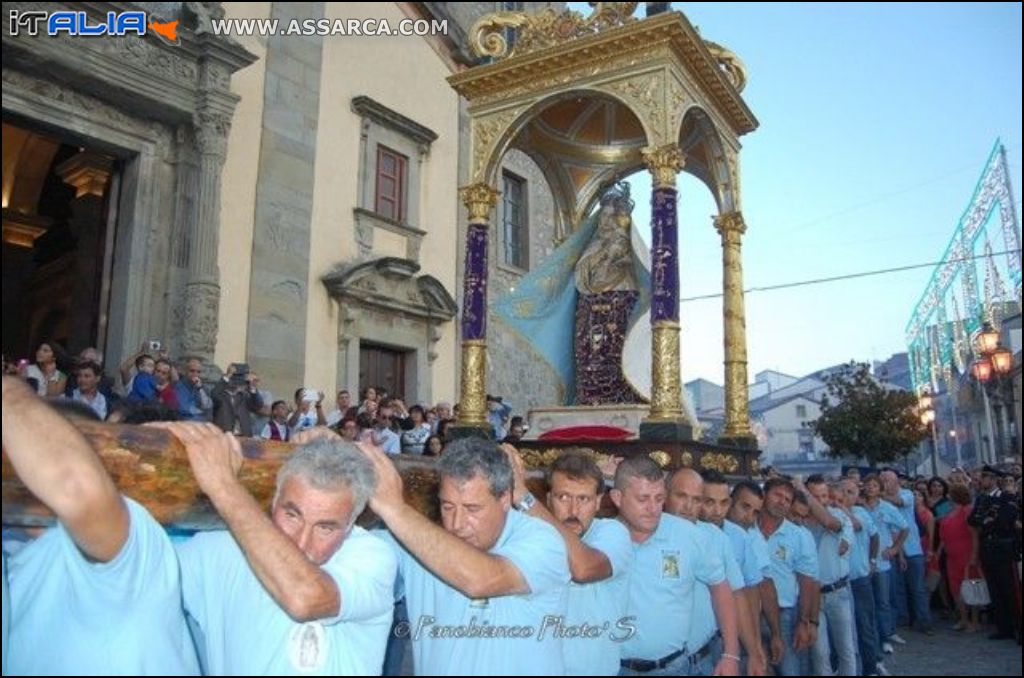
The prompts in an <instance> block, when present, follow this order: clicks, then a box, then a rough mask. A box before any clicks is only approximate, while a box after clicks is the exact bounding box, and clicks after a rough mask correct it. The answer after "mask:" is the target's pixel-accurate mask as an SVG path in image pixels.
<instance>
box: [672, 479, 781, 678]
mask: <svg viewBox="0 0 1024 678" xmlns="http://www.w3.org/2000/svg"><path fill="white" fill-rule="evenodd" d="M666 487H667V488H668V497H667V498H666V500H665V511H666V513H671V514H672V515H675V516H678V517H680V518H683V519H684V520H689V521H690V522H692V523H695V524H696V525H697V526H698V527H700V528H701V530H703V531H704V533H705V534H706V535H707V537H708V545H709V547H710V548H711V549H712V550H713V551H717V553H718V555H719V556H720V557H721V558H722V562H723V563H725V575H726V580H727V581H728V582H729V587H730V588H731V589H732V595H733V601H734V603H735V606H736V618H737V626H738V633H739V637H740V642H741V643H742V645H743V649H744V650H745V651H746V653H747V655H748V656H749V657H753V658H754V661H753V669H754V672H755V673H757V672H762V673H763V668H761V666H760V664H759V662H760V660H761V658H762V654H761V647H760V640H759V639H758V638H757V634H756V633H755V632H754V619H753V617H752V615H751V613H750V609H749V607H748V604H747V597H746V592H745V588H746V582H745V579H744V575H743V571H742V569H741V566H740V564H739V562H738V560H737V558H736V557H735V556H734V555H733V551H732V544H731V543H730V540H729V537H727V536H726V534H725V532H724V531H723V530H722V529H721V525H722V524H723V523H724V522H725V514H726V511H727V510H728V507H729V504H730V499H729V485H728V483H727V482H726V480H725V476H723V475H722V474H721V473H719V472H718V471H714V470H711V469H705V470H704V472H703V473H701V474H699V475H698V474H697V472H696V471H694V470H693V469H688V468H683V469H678V470H676V471H675V472H674V473H672V474H671V475H670V476H669V478H668V480H667V481H666ZM698 520H699V522H698ZM741 557H742V556H741ZM758 576H760V575H758ZM758 581H760V580H758ZM694 592H695V594H696V595H695V598H694V604H693V624H692V625H691V626H690V636H689V638H688V639H687V641H686V647H687V652H688V654H689V655H690V660H691V666H690V674H691V675H697V676H710V675H712V674H713V673H714V671H715V668H716V667H717V666H718V662H719V661H720V660H721V658H722V652H723V646H722V637H721V635H720V634H719V632H718V625H717V624H716V623H715V615H714V611H713V610H712V607H711V592H710V591H709V590H708V587H707V586H705V585H704V584H701V583H698V584H697V585H696V586H695V587H694Z"/></svg>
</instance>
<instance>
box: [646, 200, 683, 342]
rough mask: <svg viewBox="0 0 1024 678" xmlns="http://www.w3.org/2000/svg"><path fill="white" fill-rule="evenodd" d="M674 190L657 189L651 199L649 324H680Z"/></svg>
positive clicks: (676, 221)
mask: <svg viewBox="0 0 1024 678" xmlns="http://www.w3.org/2000/svg"><path fill="white" fill-rule="evenodd" d="M677 195H678V194H677V192H676V189H675V188H667V187H656V188H655V189H654V191H653V194H652V199H651V324H654V323H657V322H659V321H663V320H670V321H674V322H678V321H679V222H678V218H677V216H676V198H677Z"/></svg>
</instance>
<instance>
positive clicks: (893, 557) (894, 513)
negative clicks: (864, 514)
mask: <svg viewBox="0 0 1024 678" xmlns="http://www.w3.org/2000/svg"><path fill="white" fill-rule="evenodd" d="M864 507H865V508H866V509H867V511H868V513H869V514H871V519H872V520H874V521H875V525H876V526H877V527H878V560H877V562H876V569H875V573H874V574H873V575H872V576H871V586H872V590H873V593H874V597H875V618H876V621H877V623H878V639H879V641H880V650H882V651H884V652H885V653H886V654H891V653H892V644H891V642H899V640H902V638H900V639H899V640H896V639H897V638H898V637H897V636H896V633H895V632H896V623H895V622H896V619H895V618H894V616H893V610H892V597H891V595H890V591H889V589H890V584H891V582H892V579H893V577H894V575H893V574H892V570H893V569H897V570H898V569H899V567H900V564H899V559H900V558H901V557H902V549H903V542H904V541H905V540H906V538H907V534H909V529H908V528H907V521H906V520H904V518H903V514H902V513H900V510H899V509H898V508H896V507H895V506H893V505H892V504H890V503H889V502H887V501H885V500H884V499H882V479H881V478H879V477H878V476H877V475H875V474H871V475H869V476H866V477H865V478H864ZM890 639H892V640H890Z"/></svg>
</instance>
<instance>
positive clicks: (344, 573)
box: [165, 424, 395, 675]
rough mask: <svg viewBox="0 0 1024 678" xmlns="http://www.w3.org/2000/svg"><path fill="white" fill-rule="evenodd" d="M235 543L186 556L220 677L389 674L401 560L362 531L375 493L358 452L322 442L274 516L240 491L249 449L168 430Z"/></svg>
mask: <svg viewBox="0 0 1024 678" xmlns="http://www.w3.org/2000/svg"><path fill="white" fill-rule="evenodd" d="M165 428H167V429H168V430H170V431H171V432H172V433H173V434H174V435H176V436H177V437H178V438H179V439H180V440H181V441H182V442H183V443H184V444H185V449H186V450H187V452H188V456H189V462H190V463H191V465H192V471H193V473H194V474H195V477H196V480H197V481H198V483H199V487H200V488H201V489H202V490H203V492H205V493H206V494H207V496H209V498H210V500H211V501H212V502H213V505H214V507H215V508H216V509H217V511H218V512H219V513H220V515H221V517H223V518H224V522H225V523H227V526H228V530H230V532H224V531H221V532H207V533H204V534H200V535H197V536H196V537H194V538H193V539H192V540H191V541H189V542H186V543H185V544H183V545H181V546H180V547H179V549H178V555H179V559H180V561H181V570H182V590H183V597H184V604H185V611H186V612H187V613H188V615H189V616H190V617H191V618H192V620H193V621H194V622H195V626H196V627H198V629H197V633H196V636H197V645H199V646H200V655H201V657H202V659H203V660H204V661H203V668H204V672H205V673H207V674H210V675H229V674H230V675H294V674H299V673H318V674H323V675H360V674H361V675H367V674H374V673H379V672H380V666H381V662H382V660H383V658H384V647H385V644H386V643H387V634H388V630H389V628H390V626H391V614H392V610H393V586H394V580H395V558H394V555H393V554H392V552H391V549H390V548H389V547H388V545H387V544H386V543H384V541H382V540H380V539H378V538H377V537H375V536H372V535H370V534H369V533H368V532H366V531H365V530H363V529H362V528H360V527H358V526H355V525H354V522H355V519H356V517H358V516H359V514H360V513H362V511H363V508H364V507H365V506H366V502H367V500H368V499H369V497H370V495H372V494H373V491H374V488H375V485H376V476H375V474H374V471H373V467H372V466H371V465H370V464H369V463H368V462H367V460H366V458H365V457H364V456H363V455H362V454H360V453H359V452H358V450H356V448H355V446H354V445H352V444H351V443H346V442H343V441H340V440H336V439H335V440H330V439H314V440H312V441H311V442H308V443H306V444H304V445H302V446H300V447H299V448H298V449H297V450H296V451H295V452H294V454H293V455H292V456H291V457H289V459H288V460H287V461H286V462H285V464H284V465H283V466H282V467H281V469H280V471H279V472H278V475H277V493H276V495H275V497H274V502H273V505H272V508H271V515H270V516H269V517H268V516H267V515H266V513H264V512H263V510H262V509H261V508H260V506H259V505H258V504H257V503H256V501H255V500H254V499H253V498H252V496H251V495H250V494H249V492H248V491H247V490H246V489H245V488H244V487H243V486H242V485H241V484H240V483H239V482H238V479H237V477H236V473H237V471H238V469H239V467H240V465H241V448H240V446H239V443H238V440H237V439H236V438H235V437H234V436H233V435H231V434H229V433H223V432H221V431H220V430H219V429H218V428H217V427H216V426H214V425H213V424H167V425H165Z"/></svg>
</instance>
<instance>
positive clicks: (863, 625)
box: [850, 576, 879, 676]
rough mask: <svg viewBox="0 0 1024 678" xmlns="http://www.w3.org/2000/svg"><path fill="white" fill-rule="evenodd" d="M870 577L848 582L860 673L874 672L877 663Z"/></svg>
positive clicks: (875, 626) (875, 629) (876, 639)
mask: <svg viewBox="0 0 1024 678" xmlns="http://www.w3.org/2000/svg"><path fill="white" fill-rule="evenodd" d="M871 580H872V577H871V576H867V577H861V578H860V579H854V580H853V581H851V582H850V593H851V594H852V595H853V617H854V620H855V621H856V623H857V651H858V652H860V665H861V675H865V676H870V675H873V674H875V673H876V670H875V666H876V664H878V648H879V642H878V621H877V619H876V618H875V594H874V591H873V590H872V589H873V587H872V582H871Z"/></svg>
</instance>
